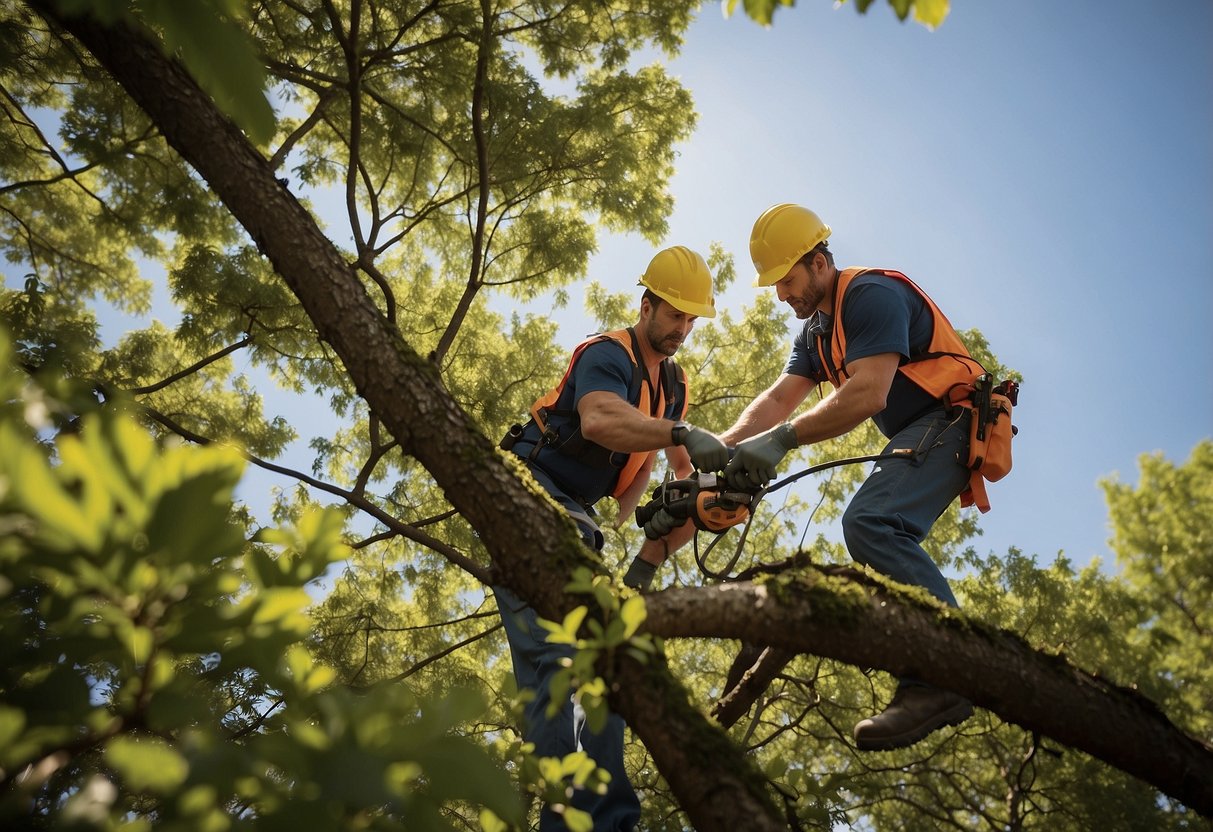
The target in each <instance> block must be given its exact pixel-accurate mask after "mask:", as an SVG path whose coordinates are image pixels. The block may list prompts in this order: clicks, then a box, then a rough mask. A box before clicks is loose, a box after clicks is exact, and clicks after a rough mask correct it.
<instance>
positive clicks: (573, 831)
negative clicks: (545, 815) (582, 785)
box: [562, 805, 594, 832]
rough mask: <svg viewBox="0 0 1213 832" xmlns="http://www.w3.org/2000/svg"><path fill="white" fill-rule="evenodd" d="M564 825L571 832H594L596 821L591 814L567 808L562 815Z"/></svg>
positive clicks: (570, 807)
mask: <svg viewBox="0 0 1213 832" xmlns="http://www.w3.org/2000/svg"><path fill="white" fill-rule="evenodd" d="M562 817H563V818H564V825H565V826H567V827H568V828H569V832H594V819H593V818H592V817H590V813H589V812H583V811H581V810H580V809H574V808H573V807H572V806H567V805H566V806H565V807H564V812H563V814H562Z"/></svg>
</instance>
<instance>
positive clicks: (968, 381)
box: [817, 269, 1010, 512]
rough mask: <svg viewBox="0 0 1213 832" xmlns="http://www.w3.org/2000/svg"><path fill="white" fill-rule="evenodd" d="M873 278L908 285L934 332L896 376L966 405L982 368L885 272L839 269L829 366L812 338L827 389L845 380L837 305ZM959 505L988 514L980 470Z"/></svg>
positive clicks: (934, 313) (935, 315)
mask: <svg viewBox="0 0 1213 832" xmlns="http://www.w3.org/2000/svg"><path fill="white" fill-rule="evenodd" d="M872 272H875V273H877V274H882V275H885V276H886V277H891V278H894V279H895V280H900V281H902V282H904V283H908V284H909V285H910V286H911V287H912V288H913V289H914V291H915V292H917V293H918V294H919V296H921V297H922V299H923V300H924V301H925V302H926V304H927V308H928V309H930V310H931V317H932V319H933V327H932V329H933V332H932V334H931V342H930V344H929V345H928V346H927V349H926V352H922V353H918V354H916V355H913V356H910V360H909V362H907V363H906V364H903V365H901V366H900V367H898V368H897V372H899V373H901V374H902V375H904V376H905V377H906V378H908V379H909V380H910V381H912V382H914V383H915V384H916V385H918V386H919V387H921V388H922V389H923V390H925V391H926V392H927V393H929V394H930V395H932V396H934V397H935V398H937V399H940V400H941V401H942V402H943V403H944V404H947V405H955V404H960V403H961V402H964V401H966V400H967V398H968V395H969V394H971V393H972V391H973V382H975V381H976V380H977V378H978V376H980V375H982V374H983V373H985V368H984V367H982V366H981V364H980V363H979V362H978V361H977V359H975V358H973V356H971V355H969V350H968V348H967V347H966V346H965V345H964V342H963V341H961V340H960V336H959V335H957V334H956V330H955V329H954V328H953V327H952V323H951V322H950V321H949V320H948V318H947V316H946V315H944V314H943V312H942V311H940V309H939V307H938V306H936V305H935V301H933V300H931V298H930V297H928V296H927V293H926V292H924V291H923V290H922V289H920V288H919V287H918V284H916V283H915V282H914V281H913V280H910V278H908V277H906V276H905V275H904V274H902V273H901V272H895V271H891V270H889V269H844V270H843V271H842V272H840V273H839V275H838V281H837V283H835V286H834V327H833V333H832V335H831V339H830V352H829V353H828V355H829V360H827V359H826V356H827V353H826V351H825V349H824V339H823V338H822V337H821V336H820V335H818V336H817V354H818V355H819V356H821V359H822V361H821V363H822V366H823V367H824V368H825V371H826V376H827V377H828V378H829V379H830V383H831V384H833V385H834V387H835V388H838V387H841V386H842V385H843V384H845V383H846V381H847V379H848V378H849V377H850V374H849V373H848V372H847V369H846V355H847V352H846V350H847V334H846V328H845V327H844V326H843V323H842V320H843V316H842V303H843V298H844V297H845V296H846V291H847V287H848V286H850V285H851V281H852V280H854V279H855V278H856V277H858V276H859V275H861V274H869V273H872ZM974 418H976V417H974ZM1009 418H1010V417H1009V416H1008V419H1009ZM962 461H963V460H962ZM960 504H961V505H962V506H970V505H976V506H977V507H978V508H980V509H981V510H982V511H983V512H984V511H988V510H989V508H990V504H989V500H988V498H987V497H986V489H985V481H984V479H983V477H982V474H981V472H980V471H979V470H973V472H972V474H970V476H969V487H968V488H967V489H965V491H964V492H962V493H961V495H960Z"/></svg>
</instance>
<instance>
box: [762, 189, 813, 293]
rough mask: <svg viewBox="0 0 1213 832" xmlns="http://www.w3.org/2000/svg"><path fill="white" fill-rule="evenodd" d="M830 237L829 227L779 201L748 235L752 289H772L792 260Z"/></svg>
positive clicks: (808, 212)
mask: <svg viewBox="0 0 1213 832" xmlns="http://www.w3.org/2000/svg"><path fill="white" fill-rule="evenodd" d="M829 236H830V226H828V225H826V224H825V223H824V222H822V221H821V217H819V216H817V215H816V214H814V213H813V212H812V211H810V210H809V209H808V208H804V207H802V206H800V205H793V204H791V203H790V202H783V203H780V204H779V205H772V206H771V207H770V208H768V209H767V210H765V211H763V212H762V216H760V217H759V218H758V220H757V221H756V222H755V223H754V230H753V231H751V232H750V259H751V260H753V261H754V270H755V271H756V272H758V274H757V275H755V277H754V285H755V286H773V285H774V284H776V283H778V282H779V281H781V280H783V278H784V276H785V275H786V274H787V273H788V271H789V270H790V269H791V268H792V266H794V265H796V261H797V260H799V259H800V258H801V257H804V256H805V255H806V254H808V253H809V252H810V251H812V250H813V249H814V248H815V247H816V246H817V244H818V243H820V242H822V241H823V240H825V239H826V237H829Z"/></svg>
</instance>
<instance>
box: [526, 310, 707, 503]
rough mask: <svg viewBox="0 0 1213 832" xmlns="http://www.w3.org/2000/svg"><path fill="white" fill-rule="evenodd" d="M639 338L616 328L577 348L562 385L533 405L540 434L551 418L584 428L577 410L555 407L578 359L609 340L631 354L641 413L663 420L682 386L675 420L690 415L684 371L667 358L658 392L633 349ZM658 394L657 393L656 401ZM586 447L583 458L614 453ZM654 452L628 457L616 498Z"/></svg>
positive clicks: (586, 444)
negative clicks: (636, 339)
mask: <svg viewBox="0 0 1213 832" xmlns="http://www.w3.org/2000/svg"><path fill="white" fill-rule="evenodd" d="M635 337H636V336H635V333H634V332H633V330H632V329H631V327H629V328H628V329H616V330H612V331H610V332H603V333H600V334H598V335H594V336H592V337H590V338H587V339H586V340H585V341H582V342H581V343H580V344H578V345H577V347H576V348H575V349H574V350H573V355H572V357H571V358H570V359H569V366H568V369H566V370H565V371H564V376H563V377H562V378H561V379H560V382H559V383H558V384H557V385H556V386H555V387H553V388H552V389H551V390H549V391H548V392H547V393H545V394H543V395H542V396H540V397H539V398H538V399H536V400H535V403H534V404H532V405H531V418H532V419H534V420H535V424H536V425H538V427H539V431H540V433H543V432H545V431H546V430H547V418H548V416H552V415H562V416H567V417H568V418H569V419H570V420H571V421H572V423H573V424H574V426H575V430H576V431H577V432H578V433H580V431H581V427H580V425H579V419H578V416H577V411H576V410H555V409H554V408H555V406H556V403H557V402H558V401H559V400H560V395H561V394H562V393H563V392H564V388H565V386H566V385H567V384H568V380H569V376H571V375H572V374H573V367H574V366H575V365H576V364H577V359H578V358H580V357H581V353H582V352H584V351H585V348H586V347H588V346H590V345H591V344H598V343H601V342H602V341H607V340H610V341H615V342H616V343H618V344H619V345H620V346H621V347H623V349H624V351H625V352H626V353H627V354H628V360H629V361H631V362H632V383H631V384H629V391H628V392H629V395H639V400H638V401H637V402H636V403H635V407H636V409H637V410H639V411H640V412H641V413H643V414H645V415H646V416H655V417H658V418H661V416H662V414H664V413H665V408H666V404H667V398H666V396H667V389H668V390H669V393H668V395H670V396H671V397H673V396H674V392H675V386H674V385H680V386H681V388H682V391H683V395H682V410H681V412H680V413H678V414H677V415H676V416H674V417H673V418H674V419H682V418H683V417H684V416H685V415H686V411H687V404H688V403H689V401H690V390H689V389H688V386H687V382H686V376H685V375H684V374H683V372H682V368H680V367H679V366H678V365H677V364H676V363H674V360H673V359H672V358H666V359H664V360H663V361H662V362H661V370H660V375H659V376H658V378H659V381H658V384H657V390H656V391H654V390H653V389H652V382H651V381H650V380H649V379H648V377H647V376H646V374H645V373H643V372H642V371H641V369H640V362H639V361H638V360H637V359H636V352H635V350H634V349H633V342H634V339H635ZM637 387H638V388H639V392H638V393H633V392H632V391H633V388H637ZM654 392H655V393H656V397H655V400H654ZM669 401H673V398H671V399H669ZM583 445H584V448H583V451H582V454H583V455H589V454H590V453H598V454H602V453H605V455H606V456H608V457H609V456H610V454H611V451H610V450H609V449H607V448H603V447H602V446H601V445H599V444H597V443H595V442H590V441H588V440H586V441H584V442H583ZM650 453H653V452H652V451H637V452H635V453H630V454H628V458H627V461H626V462H625V463H624V464H623V467H622V468H620V470H619V479H618V480H616V482H615V488H614V489H613V490H612V491H611V496H612V497H619V496H620V495H622V494H623V493H624V492H626V491H627V490H628V486H629V485H631V484H632V481H633V480H634V479H635V478H636V475H637V474H638V473H639V472H640V469H641V467H643V466H644V462H645V460H646V459H647V458H648V456H649V454H650Z"/></svg>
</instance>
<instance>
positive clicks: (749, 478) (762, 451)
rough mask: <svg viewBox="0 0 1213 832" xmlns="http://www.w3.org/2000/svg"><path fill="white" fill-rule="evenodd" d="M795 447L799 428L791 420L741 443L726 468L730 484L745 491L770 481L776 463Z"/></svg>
mask: <svg viewBox="0 0 1213 832" xmlns="http://www.w3.org/2000/svg"><path fill="white" fill-rule="evenodd" d="M796 446H797V442H796V429H795V428H793V427H792V425H791V424H790V423H788V422H784V423H782V424H779V425H776V426H775V427H773V428H771V429H770V430H768V431H764V432H763V433H760V434H758V435H757V436H751V437H750V438H749V439H745V440H743V441H741V442H738V443H737V448H736V449H735V450H734V451H733V460H732V461H731V462H730V463H729V464H728V467H727V468H725V469H724V477H725V479H726V480H728V483H729V487H730V488H736V489H737V490H739V491H744V490H746V489H749V488H753V487H755V486H758V485H765V484H766V483H768V482H770V481H771V480H772V479H774V478H775V468H776V466H778V465H779V463H780V462H781V461H783V458H784V457H785V456H787V455H788V451H790V450H792V449H793V448H795V447H796Z"/></svg>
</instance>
